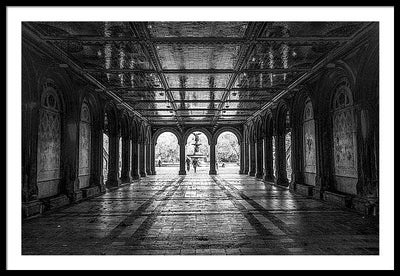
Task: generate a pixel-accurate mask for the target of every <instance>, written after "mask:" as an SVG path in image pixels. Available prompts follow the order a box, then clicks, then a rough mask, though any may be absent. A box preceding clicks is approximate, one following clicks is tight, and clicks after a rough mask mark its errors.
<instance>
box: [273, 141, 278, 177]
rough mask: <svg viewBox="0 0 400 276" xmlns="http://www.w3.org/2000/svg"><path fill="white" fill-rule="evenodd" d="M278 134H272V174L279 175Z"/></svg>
mask: <svg viewBox="0 0 400 276" xmlns="http://www.w3.org/2000/svg"><path fill="white" fill-rule="evenodd" d="M275 145H276V136H275V135H272V175H273V176H274V178H276V177H277V173H276V146H275Z"/></svg>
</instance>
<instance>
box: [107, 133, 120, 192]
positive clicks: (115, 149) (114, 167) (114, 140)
mask: <svg viewBox="0 0 400 276" xmlns="http://www.w3.org/2000/svg"><path fill="white" fill-rule="evenodd" d="M108 154H109V157H108V158H109V160H108V164H109V165H108V175H107V182H106V186H107V188H113V187H118V186H119V183H120V182H119V179H118V161H119V139H118V136H117V135H116V134H111V133H110V135H109V150H108Z"/></svg>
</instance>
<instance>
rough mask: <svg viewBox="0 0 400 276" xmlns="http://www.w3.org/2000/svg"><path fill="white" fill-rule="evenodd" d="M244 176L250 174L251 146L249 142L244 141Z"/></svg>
mask: <svg viewBox="0 0 400 276" xmlns="http://www.w3.org/2000/svg"><path fill="white" fill-rule="evenodd" d="M243 152H244V154H243V163H244V167H243V174H248V173H249V144H248V143H247V141H243Z"/></svg>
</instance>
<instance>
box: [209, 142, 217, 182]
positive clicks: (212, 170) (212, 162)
mask: <svg viewBox="0 0 400 276" xmlns="http://www.w3.org/2000/svg"><path fill="white" fill-rule="evenodd" d="M209 174H212V175H215V174H217V171H216V170H215V143H214V141H211V143H210V172H209Z"/></svg>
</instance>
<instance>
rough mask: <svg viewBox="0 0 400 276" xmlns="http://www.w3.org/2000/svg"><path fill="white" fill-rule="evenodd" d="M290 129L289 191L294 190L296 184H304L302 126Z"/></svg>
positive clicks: (298, 125)
mask: <svg viewBox="0 0 400 276" xmlns="http://www.w3.org/2000/svg"><path fill="white" fill-rule="evenodd" d="M294 125H295V127H293V129H292V158H291V159H292V181H291V183H290V189H292V190H295V189H296V185H297V184H304V177H303V176H304V174H303V170H304V168H303V164H304V163H303V159H304V151H303V140H304V137H303V124H302V122H301V123H298V124H294Z"/></svg>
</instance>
